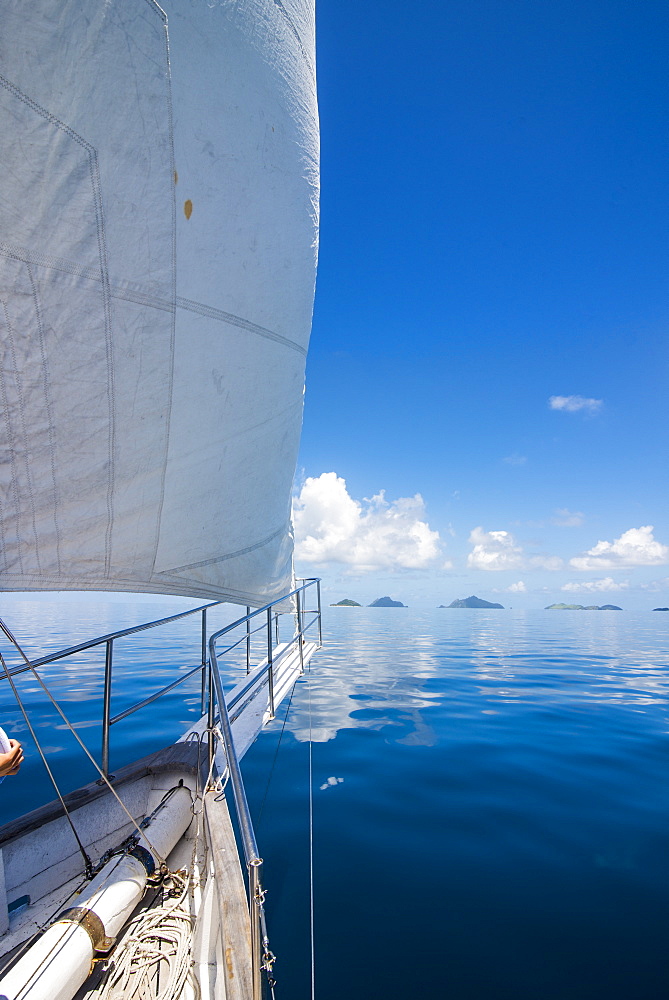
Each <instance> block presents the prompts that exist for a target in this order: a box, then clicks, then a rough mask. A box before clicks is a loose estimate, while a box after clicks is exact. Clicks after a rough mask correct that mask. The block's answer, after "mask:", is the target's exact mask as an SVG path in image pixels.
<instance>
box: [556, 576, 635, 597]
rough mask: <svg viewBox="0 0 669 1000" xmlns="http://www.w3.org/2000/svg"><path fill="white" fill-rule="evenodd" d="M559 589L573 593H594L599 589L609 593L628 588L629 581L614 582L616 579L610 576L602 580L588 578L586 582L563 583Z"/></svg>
mask: <svg viewBox="0 0 669 1000" xmlns="http://www.w3.org/2000/svg"><path fill="white" fill-rule="evenodd" d="M560 589H561V590H567V591H569V592H570V593H574V594H576V593H587V594H594V593H599V592H600V591H601V592H604V593H611V592H612V591H614V590H628V589H629V581H628V580H623V581H622V582H621V583H616V581H615V580H614V579H613V578H612V577H610V576H607V577H604V579H603V580H588V581H587V582H586V581H583V583H578V582H575V583H565V584H564V586H563V587H561V588H560Z"/></svg>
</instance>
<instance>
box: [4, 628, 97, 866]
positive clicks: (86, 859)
mask: <svg viewBox="0 0 669 1000" xmlns="http://www.w3.org/2000/svg"><path fill="white" fill-rule="evenodd" d="M0 624H2V623H1V622H0ZM0 663H2V668H3V670H4V671H5V677H6V678H7V680H8V681H9V683H10V685H11V688H12V691H13V692H14V697H15V698H16V701H17V704H18V706H19V708H20V709H21V713H22V715H23V718H24V719H25V721H26V725H27V727H28V729H29V730H30V735H31V736H32V738H33V740H34V741H35V746H36V747H37V751H38V753H39V755H40V757H41V758H42V763H43V764H44V766H45V768H46V773H47V774H48V775H49V778H50V779H51V784H52V785H53V787H54V789H55V791H56V795H57V796H58V798H59V800H60V804H61V806H62V808H63V812H64V813H65V818H66V819H67V822H68V823H69V824H70V829H71V830H72V833H73V834H74V839H75V840H76V842H77V847H78V848H79V850H80V852H81V856H82V858H83V859H84V870H85V872H86V878H87V879H90V878H92V876H93V862H92V861H91V859H90V857H89V855H88V852H87V851H86V848H85V847H84V845H83V844H82V842H81V839H80V837H79V834H78V833H77V831H76V828H75V825H74V823H73V822H72V817H71V816H70V813H69V811H68V808H67V806H66V805H65V800H64V798H63V796H62V795H61V794H60V789H59V787H58V784H57V782H56V779H55V778H54V776H53V772H52V770H51V768H50V767H49V764H48V762H47V759H46V755H45V753H44V751H43V750H42V747H41V746H40V742H39V740H38V739H37V734H36V733H35V730H34V729H33V727H32V724H31V722H30V719H29V718H28V713H27V712H26V710H25V707H24V704H23V701H22V700H21V696H20V695H19V692H18V691H17V689H16V685H15V684H14V680H13V678H12V675H11V674H10V672H9V670H8V669H7V664H6V663H5V658H4V656H3V655H2V653H0Z"/></svg>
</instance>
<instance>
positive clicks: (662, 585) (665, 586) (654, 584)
mask: <svg viewBox="0 0 669 1000" xmlns="http://www.w3.org/2000/svg"><path fill="white" fill-rule="evenodd" d="M639 586H640V587H641V589H642V590H647V591H649V593H651V594H659V593H661V592H663V591H666V590H669V576H665V577H663V578H662V579H661V580H651V581H650V583H642V584H640V585H639Z"/></svg>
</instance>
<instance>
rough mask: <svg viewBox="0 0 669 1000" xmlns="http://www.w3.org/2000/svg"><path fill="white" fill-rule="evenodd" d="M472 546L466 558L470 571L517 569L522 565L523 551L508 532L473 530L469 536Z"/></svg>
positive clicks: (479, 528)
mask: <svg viewBox="0 0 669 1000" xmlns="http://www.w3.org/2000/svg"><path fill="white" fill-rule="evenodd" d="M469 541H470V543H471V544H472V545H473V546H474V548H473V549H472V551H471V552H470V553H469V555H468V557H467V565H468V566H469V567H470V569H485V570H501V569H517V568H519V567H520V566H522V565H524V560H523V550H522V548H521V547H520V545H517V544H516V541H515V539H514V537H513V535H512V534H511V533H510V532H509V531H484V530H483V528H481V527H478V528H474V529H473V531H472V532H471V534H470V536H469Z"/></svg>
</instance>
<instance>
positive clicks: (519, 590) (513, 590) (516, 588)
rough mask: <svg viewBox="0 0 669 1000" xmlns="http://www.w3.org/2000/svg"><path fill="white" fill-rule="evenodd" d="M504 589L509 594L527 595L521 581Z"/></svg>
mask: <svg viewBox="0 0 669 1000" xmlns="http://www.w3.org/2000/svg"><path fill="white" fill-rule="evenodd" d="M506 589H507V590H508V592H509V593H510V594H526V593H527V587H526V586H525V584H524V583H523V581H522V580H519V581H518V583H512V584H511V586H510V587H507V588H506Z"/></svg>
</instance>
